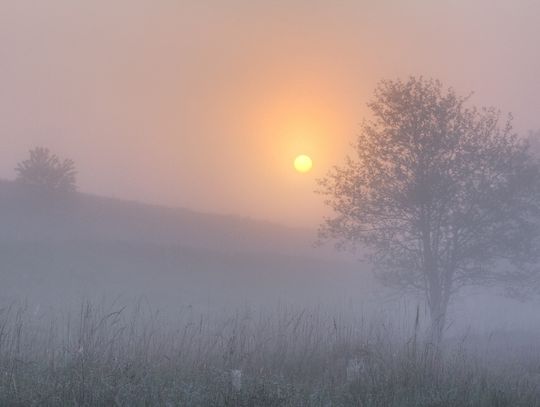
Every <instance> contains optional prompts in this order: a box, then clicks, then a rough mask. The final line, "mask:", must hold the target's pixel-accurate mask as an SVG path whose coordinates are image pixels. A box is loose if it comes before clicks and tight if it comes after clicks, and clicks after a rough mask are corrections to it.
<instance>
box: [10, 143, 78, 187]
mask: <svg viewBox="0 0 540 407" xmlns="http://www.w3.org/2000/svg"><path fill="white" fill-rule="evenodd" d="M29 154H30V156H29V158H27V159H26V160H24V161H22V162H20V163H19V164H17V167H16V168H15V172H16V173H17V181H18V182H21V183H24V184H29V185H36V186H41V187H44V188H47V189H48V190H54V191H74V190H76V188H77V184H76V180H77V179H76V176H77V171H76V168H75V163H74V162H73V160H70V159H64V160H62V159H60V158H59V157H58V156H56V155H55V154H52V153H51V152H50V151H49V149H47V148H44V147H36V148H34V149H32V150H30V152H29Z"/></svg>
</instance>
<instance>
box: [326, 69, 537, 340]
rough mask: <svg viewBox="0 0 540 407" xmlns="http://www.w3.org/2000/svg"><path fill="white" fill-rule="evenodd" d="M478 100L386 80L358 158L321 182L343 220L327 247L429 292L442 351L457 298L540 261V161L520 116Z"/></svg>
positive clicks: (337, 220)
mask: <svg viewBox="0 0 540 407" xmlns="http://www.w3.org/2000/svg"><path fill="white" fill-rule="evenodd" d="M467 99H468V97H460V96H458V95H457V94H456V93H455V92H454V91H453V90H452V89H444V88H443V86H442V85H441V83H440V82H439V81H434V80H425V79H423V78H415V77H411V78H410V79H408V80H407V81H401V80H397V81H382V82H381V83H380V84H379V85H378V87H377V88H376V90H375V94H374V98H373V100H372V101H371V102H370V103H368V107H369V108H370V109H371V112H372V119H370V120H366V121H364V123H363V124H362V126H361V130H360V133H359V135H358V139H357V140H356V144H355V148H354V155H353V156H351V157H347V159H346V161H345V163H344V165H343V166H339V167H334V169H333V170H332V171H330V173H329V174H328V175H327V176H326V177H325V178H323V179H321V180H319V182H320V189H319V192H320V193H322V194H323V195H324V196H325V198H326V204H327V205H328V206H330V208H331V209H332V210H333V215H332V216H330V217H328V218H326V219H325V221H324V223H323V224H322V225H321V227H320V231H319V232H320V236H321V237H322V238H323V239H336V240H337V244H338V246H339V247H342V248H347V247H349V248H350V247H357V246H362V247H364V248H365V249H367V251H368V253H369V259H370V260H371V262H372V264H373V265H374V271H375V273H376V276H378V277H379V278H380V279H382V281H383V282H384V283H386V284H388V285H391V286H394V287H398V288H400V289H403V290H406V289H412V290H415V291H417V292H420V293H422V294H423V296H424V298H425V299H426V301H427V305H428V308H429V311H430V316H431V321H432V332H433V335H434V340H435V341H436V342H437V343H438V342H439V341H440V339H441V336H442V332H443V329H444V327H445V321H446V315H447V309H448V304H449V302H450V300H451V298H452V296H453V294H454V293H455V292H456V291H457V290H459V289H460V288H461V287H463V286H466V285H469V284H481V283H492V282H496V281H499V280H505V279H508V278H509V277H511V276H512V275H515V273H521V272H522V271H524V270H525V269H526V268H527V266H528V265H531V264H534V262H536V261H537V260H538V258H539V253H538V250H537V247H536V246H537V238H538V236H539V233H540V229H539V226H538V225H539V223H538V220H539V219H538V218H539V216H540V211H539V209H540V208H539V205H540V167H539V164H538V161H537V160H536V159H535V158H534V157H533V156H532V154H531V153H530V152H529V148H528V145H527V143H526V142H524V141H522V140H521V139H520V138H518V137H517V136H516V134H514V133H513V131H512V127H511V117H508V119H506V120H501V117H500V114H499V112H498V111H496V110H494V109H492V108H490V109H485V108H483V109H477V108H474V107H471V108H469V107H466V106H465V104H466V102H467ZM518 275H520V274H518Z"/></svg>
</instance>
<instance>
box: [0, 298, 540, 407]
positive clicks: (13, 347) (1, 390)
mask: <svg viewBox="0 0 540 407" xmlns="http://www.w3.org/2000/svg"><path fill="white" fill-rule="evenodd" d="M402 314H403V315H399V316H398V317H396V315H395V313H394V315H390V314H382V313H381V315H379V316H377V317H371V318H368V316H367V315H363V314H354V315H356V316H354V315H353V313H347V312H336V313H330V312H327V311H325V310H323V309H321V308H320V307H315V308H312V309H308V308H304V309H299V308H292V307H286V306H279V307H276V308H275V309H274V310H268V309H265V310H262V309H259V310H256V309H250V308H249V307H244V308H240V309H238V310H237V311H235V312H223V313H221V314H219V315H217V314H215V313H214V314H209V313H207V314H200V313H197V312H196V311H195V310H194V309H193V308H190V307H187V308H184V309H182V310H179V311H178V313H176V314H175V315H174V316H172V317H171V316H165V315H163V314H161V313H160V312H158V311H156V310H152V309H151V308H150V307H149V306H148V305H145V303H143V302H141V303H139V304H138V305H137V306H130V307H121V306H119V305H118V304H113V305H110V304H109V305H108V306H99V305H97V304H92V303H89V302H86V303H84V304H83V305H82V306H81V307H80V309H79V310H78V311H77V312H72V313H69V312H67V311H66V312H61V313H59V312H52V311H48V310H46V311H42V310H39V309H33V308H32V307H30V306H25V305H20V304H19V305H17V304H11V305H8V306H6V307H3V308H2V309H1V311H0V405H2V406H150V405H152V406H167V407H170V406H201V407H202V406H216V407H217V406H238V407H241V406H245V407H248V406H253V407H255V406H259V407H264V406H294V407H300V406H321V407H329V406H335V407H338V406H363V407H368V406H369V407H371V406H373V407H375V406H380V407H394V406H395V407H408V406H426V407H427V406H429V407H446V406H456V407H457V406H486V407H488V406H489V407H494V406H495V407H496V406H509V407H510V406H512V407H517V406H528V407H530V406H540V352H539V351H538V350H539V349H538V343H539V341H538V338H537V337H535V336H534V335H532V334H531V335H530V336H529V337H527V338H525V337H524V335H523V334H520V335H519V336H517V335H514V334H512V333H504V332H492V333H491V334H490V335H487V336H478V335H472V334H468V333H467V332H464V333H463V334H462V335H457V336H456V335H448V337H447V338H446V340H445V343H444V344H443V347H442V350H441V351H437V350H436V349H435V348H434V346H433V345H432V344H431V343H430V342H429V340H428V337H427V336H426V335H425V332H426V329H425V326H424V324H423V315H422V313H421V312H418V310H416V311H415V310H408V311H406V312H405V311H403V313H402ZM518 337H519V338H520V340H519V341H517V340H516V338H518Z"/></svg>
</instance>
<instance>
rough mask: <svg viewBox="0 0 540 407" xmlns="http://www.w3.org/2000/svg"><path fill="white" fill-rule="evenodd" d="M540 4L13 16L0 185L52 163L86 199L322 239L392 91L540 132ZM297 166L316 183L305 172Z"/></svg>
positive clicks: (161, 6) (7, 25) (113, 5)
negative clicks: (357, 153)
mask: <svg viewBox="0 0 540 407" xmlns="http://www.w3.org/2000/svg"><path fill="white" fill-rule="evenodd" d="M539 13H540V4H539V3H538V2H536V1H534V0H530V1H527V0H521V1H517V2H507V1H487V0H486V1H474V2H470V1H465V0H463V1H461V0H460V1H453V2H432V1H420V0H413V1H407V2H394V1H382V2H367V1H337V2H331V3H330V2H326V1H319V0H315V1H301V0H296V1H290V2H287V3H286V5H285V4H283V3H282V2H252V1H240V0H232V1H226V2H222V1H208V2H206V1H205V2H200V1H169V0H165V1H159V2H148V1H139V0H136V1H127V0H115V1H109V2H106V3H104V2H101V1H98V2H73V1H68V0H50V1H47V2H37V1H30V0H17V1H15V0H13V1H11V0H2V1H0V89H1V91H2V93H1V97H0V131H1V134H2V141H3V143H2V148H1V150H0V177H2V178H5V179H12V178H13V177H14V172H13V168H14V166H15V164H16V162H17V161H18V160H19V159H22V158H23V157H24V156H25V155H26V152H27V150H28V149H30V148H32V147H34V146H36V145H44V146H47V147H49V148H50V149H51V150H53V151H55V152H57V153H58V154H59V155H61V156H67V157H70V158H72V159H74V160H75V162H76V163H77V167H78V169H79V187H80V189H81V190H82V191H84V192H89V193H94V194H98V195H103V196H110V197H117V198H122V199H129V200H136V201H142V202H149V203H154V204H164V205H167V206H172V207H186V208H191V209H196V210H199V211H203V212H212V213H222V214H234V215H240V216H243V217H252V218H257V219H264V220H270V221H277V222H279V223H285V224H288V225H294V226H302V227H306V228H311V229H314V228H315V227H316V225H317V224H318V223H319V222H320V220H321V217H322V215H323V214H324V213H325V210H324V207H323V204H322V202H321V201H322V200H321V199H317V198H314V197H313V193H312V191H313V189H314V188H315V182H314V180H315V179H316V178H318V177H320V176H322V175H324V174H325V173H326V171H327V170H328V169H329V168H330V167H331V166H332V165H334V164H335V163H337V162H339V161H341V160H342V159H343V157H344V156H345V154H346V152H347V151H348V150H347V149H348V144H349V143H350V142H352V141H353V140H354V136H355V134H356V132H357V130H358V124H359V122H360V121H361V120H362V118H363V117H365V116H366V114H367V113H368V112H367V109H366V107H365V104H366V102H367V101H368V100H369V97H370V95H371V92H372V89H373V88H374V87H375V84H376V83H377V81H379V80H380V79H382V78H395V77H407V76H408V75H411V74H414V75H417V74H422V75H424V76H426V77H436V78H438V79H440V80H441V81H442V82H443V83H445V84H447V85H448V86H453V87H454V88H455V89H456V90H457V91H458V92H460V93H462V94H467V93H468V92H470V91H474V92H475V94H474V96H473V98H472V101H471V102H472V103H473V104H477V105H496V106H497V107H498V108H500V109H501V110H502V111H504V112H508V111H509V112H512V113H514V115H515V125H516V127H517V130H518V131H519V132H521V133H525V132H527V131H528V130H529V129H536V128H538V127H540V123H539V121H538V106H539V105H540V102H539V97H540V96H539V95H540V82H539V81H538V78H537V76H538V72H539V71H540V55H539V52H538V44H537V40H538V38H539V37H540V27H539V25H538V24H537V16H538V15H539ZM300 153H304V154H308V155H310V156H311V157H312V158H313V161H314V168H313V171H312V172H311V173H309V174H308V175H299V174H297V173H295V172H294V170H293V168H292V160H293V158H294V157H295V156H296V155H297V154H300Z"/></svg>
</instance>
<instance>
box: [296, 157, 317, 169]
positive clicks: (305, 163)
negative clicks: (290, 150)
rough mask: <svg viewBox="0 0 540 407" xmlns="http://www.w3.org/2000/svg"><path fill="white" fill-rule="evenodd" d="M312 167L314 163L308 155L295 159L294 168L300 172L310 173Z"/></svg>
mask: <svg viewBox="0 0 540 407" xmlns="http://www.w3.org/2000/svg"><path fill="white" fill-rule="evenodd" d="M312 166H313V162H312V161H311V158H309V157H308V156H307V155H304V154H302V155H299V156H298V157H296V158H295V159H294V168H295V169H296V171H298V172H308V171H309V170H311V167H312Z"/></svg>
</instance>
